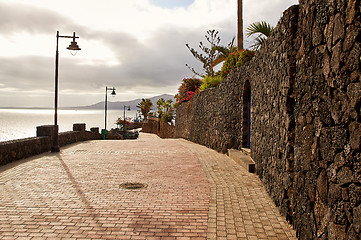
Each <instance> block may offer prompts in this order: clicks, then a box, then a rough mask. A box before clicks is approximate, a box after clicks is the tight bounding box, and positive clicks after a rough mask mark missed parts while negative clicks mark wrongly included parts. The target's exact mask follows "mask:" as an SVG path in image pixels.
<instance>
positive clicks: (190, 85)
mask: <svg viewBox="0 0 361 240" xmlns="http://www.w3.org/2000/svg"><path fill="white" fill-rule="evenodd" d="M201 84H202V81H201V80H200V79H198V78H185V79H183V81H182V84H181V85H180V87H179V88H178V94H177V95H176V96H175V98H176V100H177V103H178V104H179V103H181V102H187V101H190V100H191V99H192V97H193V96H194V95H195V94H197V92H198V91H199V87H200V86H201Z"/></svg>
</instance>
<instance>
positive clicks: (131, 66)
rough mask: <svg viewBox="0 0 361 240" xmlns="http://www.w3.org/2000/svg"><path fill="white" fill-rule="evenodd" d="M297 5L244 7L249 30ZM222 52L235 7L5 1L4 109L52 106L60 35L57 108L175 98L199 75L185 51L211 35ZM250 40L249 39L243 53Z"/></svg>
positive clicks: (0, 50)
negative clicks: (108, 92) (108, 93)
mask: <svg viewBox="0 0 361 240" xmlns="http://www.w3.org/2000/svg"><path fill="white" fill-rule="evenodd" d="M294 4H298V1H297V0H273V1H270V0H258V1H252V0H243V21H244V22H243V25H244V28H246V27H247V26H249V25H250V24H251V23H253V22H257V21H266V22H269V23H270V24H271V25H273V26H275V25H276V24H277V22H278V21H279V19H280V17H281V16H282V13H283V11H285V10H286V9H287V8H288V7H290V6H291V5H294ZM212 29H215V30H217V31H219V36H220V37H221V39H222V40H221V45H224V46H225V45H227V44H228V43H229V42H230V41H231V40H232V38H233V37H235V36H236V35H237V0H131V1H130V0H102V1H100V0H61V1H56V0H31V1H29V0H0V107H49V108H51V107H53V105H54V79H55V49H56V32H57V31H59V32H60V35H62V36H72V35H73V32H76V36H78V37H79V38H78V39H77V40H76V41H77V43H78V45H79V47H80V48H81V50H80V51H78V52H77V54H76V55H75V56H73V55H72V54H71V52H70V51H69V50H67V49H66V48H67V47H68V46H69V44H70V42H71V39H69V38H60V39H59V106H60V107H69V106H84V105H91V104H94V103H97V102H100V101H104V98H105V88H106V86H108V87H115V88H116V93H117V95H116V96H115V97H113V98H110V97H109V100H110V101H126V100H134V99H137V98H147V97H153V96H156V95H161V94H172V95H174V94H175V93H176V92H177V90H178V87H179V85H180V83H181V81H182V79H183V78H186V77H192V76H193V73H192V72H191V71H190V70H189V69H188V68H187V67H186V66H185V64H188V65H190V66H192V67H194V68H196V69H197V70H198V71H199V72H201V71H202V67H201V64H200V63H199V62H197V60H195V58H194V57H193V56H192V55H191V53H190V52H189V50H188V49H187V48H186V46H185V45H186V44H189V45H190V46H191V47H193V48H195V49H196V50H199V48H198V44H199V42H200V41H202V42H203V43H205V42H206V40H205V37H204V35H205V34H206V32H207V30H212ZM251 44H252V39H248V38H245V47H246V48H247V47H248V46H250V45H251Z"/></svg>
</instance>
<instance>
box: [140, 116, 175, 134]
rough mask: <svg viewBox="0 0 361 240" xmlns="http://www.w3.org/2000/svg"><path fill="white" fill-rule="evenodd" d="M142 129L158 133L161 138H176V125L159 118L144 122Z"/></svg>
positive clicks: (146, 131)
mask: <svg viewBox="0 0 361 240" xmlns="http://www.w3.org/2000/svg"><path fill="white" fill-rule="evenodd" d="M142 131H143V132H145V133H153V134H157V135H158V136H159V137H160V138H174V131H175V126H174V125H173V124H169V123H167V122H163V121H159V119H155V118H150V119H148V120H145V121H144V122H143V125H142Z"/></svg>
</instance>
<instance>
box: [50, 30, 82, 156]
mask: <svg viewBox="0 0 361 240" xmlns="http://www.w3.org/2000/svg"><path fill="white" fill-rule="evenodd" d="M59 38H72V39H73V41H72V42H71V43H70V45H69V47H67V49H69V50H72V51H79V50H81V48H80V47H79V46H78V44H77V42H76V41H75V39H76V38H79V37H76V36H75V32H74V33H73V36H60V35H59V31H57V32H56V53H55V101H54V105H55V106H54V111H55V113H54V140H53V146H52V147H51V151H52V152H60V148H59V127H58V83H59V81H58V79H59V74H58V72H59V71H58V69H59Z"/></svg>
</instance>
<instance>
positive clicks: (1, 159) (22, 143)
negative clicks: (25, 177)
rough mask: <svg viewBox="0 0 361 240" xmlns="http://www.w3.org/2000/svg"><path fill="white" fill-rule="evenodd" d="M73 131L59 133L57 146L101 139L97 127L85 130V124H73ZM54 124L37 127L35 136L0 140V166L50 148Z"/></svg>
mask: <svg viewBox="0 0 361 240" xmlns="http://www.w3.org/2000/svg"><path fill="white" fill-rule="evenodd" d="M73 129H74V131H69V132H64V133H59V146H60V147H61V146H65V145H68V144H71V143H75V142H79V141H87V140H96V139H102V137H101V134H99V128H93V129H92V131H90V132H89V131H85V124H74V125H73ZM53 135H54V126H53V125H47V126H39V127H37V137H33V138H25V139H19V140H12V141H6V142H0V166H1V165H5V164H7V163H10V162H13V161H16V160H19V159H23V158H27V157H31V156H34V155H38V154H41V153H44V152H48V151H50V150H51V147H52V145H53Z"/></svg>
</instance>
